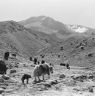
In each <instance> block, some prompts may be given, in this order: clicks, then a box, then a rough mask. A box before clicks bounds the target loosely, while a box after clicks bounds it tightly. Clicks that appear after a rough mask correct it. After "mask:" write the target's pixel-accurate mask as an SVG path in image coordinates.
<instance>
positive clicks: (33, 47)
mask: <svg viewBox="0 0 95 96" xmlns="http://www.w3.org/2000/svg"><path fill="white" fill-rule="evenodd" d="M43 37H44V38H43ZM47 38H48V35H47V34H44V33H41V32H38V31H34V30H30V29H27V28H25V27H24V26H22V25H20V24H19V23H17V22H15V21H4V22H0V45H1V46H0V50H1V51H0V53H1V54H2V53H4V51H6V50H7V51H13V52H16V53H18V54H24V55H27V56H31V55H34V54H35V52H36V53H37V52H38V51H39V50H42V49H44V48H47V47H48V46H51V45H50V44H49V43H48V42H47ZM48 39H49V38H48ZM52 41H53V40H52Z"/></svg>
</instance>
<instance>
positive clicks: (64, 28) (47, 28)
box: [19, 16, 95, 39]
mask: <svg viewBox="0 0 95 96" xmlns="http://www.w3.org/2000/svg"><path fill="white" fill-rule="evenodd" d="M19 23H20V24H22V25H24V26H25V27H26V28H31V29H34V30H37V31H40V32H43V33H46V34H50V35H51V34H55V35H56V36H57V37H58V38H60V39H61V38H64V35H72V34H89V35H91V34H93V33H95V29H93V28H89V27H86V26H82V25H70V24H64V23H62V22H59V21H56V20H54V19H53V18H51V17H47V16H38V17H31V18H29V19H26V20H23V21H20V22H19Z"/></svg>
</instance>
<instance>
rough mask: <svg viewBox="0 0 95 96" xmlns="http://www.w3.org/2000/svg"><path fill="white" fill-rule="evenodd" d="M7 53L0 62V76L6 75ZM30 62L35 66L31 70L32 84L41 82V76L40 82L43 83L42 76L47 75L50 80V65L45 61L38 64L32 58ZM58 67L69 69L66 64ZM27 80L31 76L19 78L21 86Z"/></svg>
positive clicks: (26, 75) (51, 71)
mask: <svg viewBox="0 0 95 96" xmlns="http://www.w3.org/2000/svg"><path fill="white" fill-rule="evenodd" d="M9 54H10V53H9V52H5V54H4V58H3V60H0V74H2V75H4V74H6V71H7V69H8V67H7V66H6V61H7V60H8V58H9ZM13 56H15V57H16V54H13ZM30 61H33V63H34V64H35V67H34V70H33V77H34V82H37V81H41V79H40V76H42V80H43V81H44V80H45V79H44V75H46V74H47V75H48V78H50V74H51V73H53V65H52V64H51V63H47V62H45V60H42V61H41V62H39V61H38V60H37V58H32V57H30ZM60 66H66V68H67V69H70V67H69V64H68V63H66V64H65V63H60ZM29 78H31V75H29V74H23V75H22V77H21V81H22V83H23V84H25V83H24V81H25V80H26V81H27V84H28V81H29Z"/></svg>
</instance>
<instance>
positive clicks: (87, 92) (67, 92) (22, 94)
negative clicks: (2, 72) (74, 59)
mask: <svg viewBox="0 0 95 96" xmlns="http://www.w3.org/2000/svg"><path fill="white" fill-rule="evenodd" d="M31 64H32V63H31ZM31 64H30V65H31ZM30 65H29V66H25V67H19V68H14V69H12V70H15V71H14V72H12V73H11V74H9V72H7V75H8V76H9V77H6V76H5V77H4V76H3V77H2V76H1V77H0V94H1V95H0V96H95V69H94V68H92V69H89V68H88V69H86V68H83V67H75V66H70V68H71V69H70V70H68V69H66V68H65V67H63V66H59V65H55V66H54V73H53V74H51V77H50V79H48V78H47V76H45V78H46V80H45V81H41V82H38V83H34V82H33V81H34V78H33V76H32V72H33V69H34V67H33V66H31V67H30ZM24 73H28V74H30V75H31V76H32V78H30V80H29V84H27V85H23V84H22V82H21V77H22V75H23V74H24Z"/></svg>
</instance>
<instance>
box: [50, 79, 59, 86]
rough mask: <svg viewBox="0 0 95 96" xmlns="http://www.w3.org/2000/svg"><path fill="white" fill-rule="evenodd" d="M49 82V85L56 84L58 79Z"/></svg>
mask: <svg viewBox="0 0 95 96" xmlns="http://www.w3.org/2000/svg"><path fill="white" fill-rule="evenodd" d="M50 84H51V85H55V84H58V81H57V80H54V81H51V82H50Z"/></svg>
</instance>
